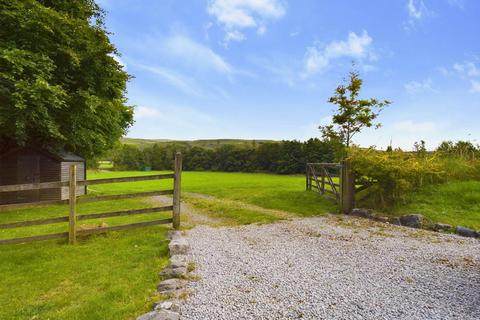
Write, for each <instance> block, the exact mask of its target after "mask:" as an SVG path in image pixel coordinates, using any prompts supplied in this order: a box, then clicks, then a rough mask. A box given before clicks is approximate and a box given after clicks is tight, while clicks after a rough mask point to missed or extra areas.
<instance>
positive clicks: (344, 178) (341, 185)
mask: <svg viewBox="0 0 480 320" xmlns="http://www.w3.org/2000/svg"><path fill="white" fill-rule="evenodd" d="M306 168H307V169H306V187H305V188H306V190H307V191H316V192H318V193H319V194H321V195H323V196H325V197H328V198H330V199H332V200H334V201H335V202H337V203H338V205H339V206H340V210H341V211H342V212H344V213H350V212H351V211H352V209H353V208H354V207H355V188H356V183H355V175H354V173H353V170H352V166H351V163H350V162H349V161H342V162H339V163H307V167H306ZM335 178H338V183H337V182H335V181H334V179H335Z"/></svg>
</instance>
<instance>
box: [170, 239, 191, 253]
mask: <svg viewBox="0 0 480 320" xmlns="http://www.w3.org/2000/svg"><path fill="white" fill-rule="evenodd" d="M168 249H169V250H170V255H171V256H174V255H176V254H186V253H187V252H188V251H189V250H190V246H189V244H188V241H187V239H185V238H177V239H172V241H170V243H169V244H168Z"/></svg>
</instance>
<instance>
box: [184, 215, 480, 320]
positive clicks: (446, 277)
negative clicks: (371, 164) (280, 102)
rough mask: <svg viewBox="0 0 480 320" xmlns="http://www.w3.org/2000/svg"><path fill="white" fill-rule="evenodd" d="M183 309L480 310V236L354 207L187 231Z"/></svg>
mask: <svg viewBox="0 0 480 320" xmlns="http://www.w3.org/2000/svg"><path fill="white" fill-rule="evenodd" d="M189 237H190V243H191V245H192V254H193V255H194V257H195V263H196V267H197V269H196V270H197V271H196V272H197V273H198V275H199V276H200V280H199V281H197V282H191V283H189V285H188V287H189V288H190V289H192V290H194V291H195V294H194V295H193V296H190V297H189V299H187V301H186V302H185V303H184V304H183V305H182V307H181V314H182V319H296V318H302V319H345V320H350V319H445V320H448V319H463V320H474V319H475V320H477V319H480V306H479V304H478V301H480V291H479V290H478V288H479V287H480V272H479V271H478V270H480V242H479V241H478V240H476V239H468V238H461V237H459V236H457V235H451V234H442V233H434V232H429V231H424V230H415V229H408V228H400V227H397V226H392V225H388V224H380V223H376V222H373V221H370V220H365V219H358V218H355V217H349V216H342V217H341V219H339V217H338V216H332V217H321V218H307V219H297V220H293V221H288V222H281V223H275V224H268V225H249V226H244V227H239V228H210V227H205V226H201V227H196V228H194V229H192V230H190V231H189Z"/></svg>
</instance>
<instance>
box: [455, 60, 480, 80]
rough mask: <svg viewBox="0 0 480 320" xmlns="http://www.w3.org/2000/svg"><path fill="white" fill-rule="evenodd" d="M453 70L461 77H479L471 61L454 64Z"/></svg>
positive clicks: (479, 70)
mask: <svg viewBox="0 0 480 320" xmlns="http://www.w3.org/2000/svg"><path fill="white" fill-rule="evenodd" d="M453 69H454V70H455V71H457V72H458V73H459V74H460V75H462V76H468V77H479V76H480V69H479V68H478V67H477V66H476V65H475V63H473V62H471V61H467V62H464V63H455V64H454V65H453Z"/></svg>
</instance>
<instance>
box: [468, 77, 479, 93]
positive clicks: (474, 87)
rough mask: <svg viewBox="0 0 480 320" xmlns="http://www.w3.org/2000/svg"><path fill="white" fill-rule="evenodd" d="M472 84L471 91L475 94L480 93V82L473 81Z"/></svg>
mask: <svg viewBox="0 0 480 320" xmlns="http://www.w3.org/2000/svg"><path fill="white" fill-rule="evenodd" d="M470 84H471V85H472V87H471V88H470V91H471V92H473V93H480V81H476V80H472V81H470Z"/></svg>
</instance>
